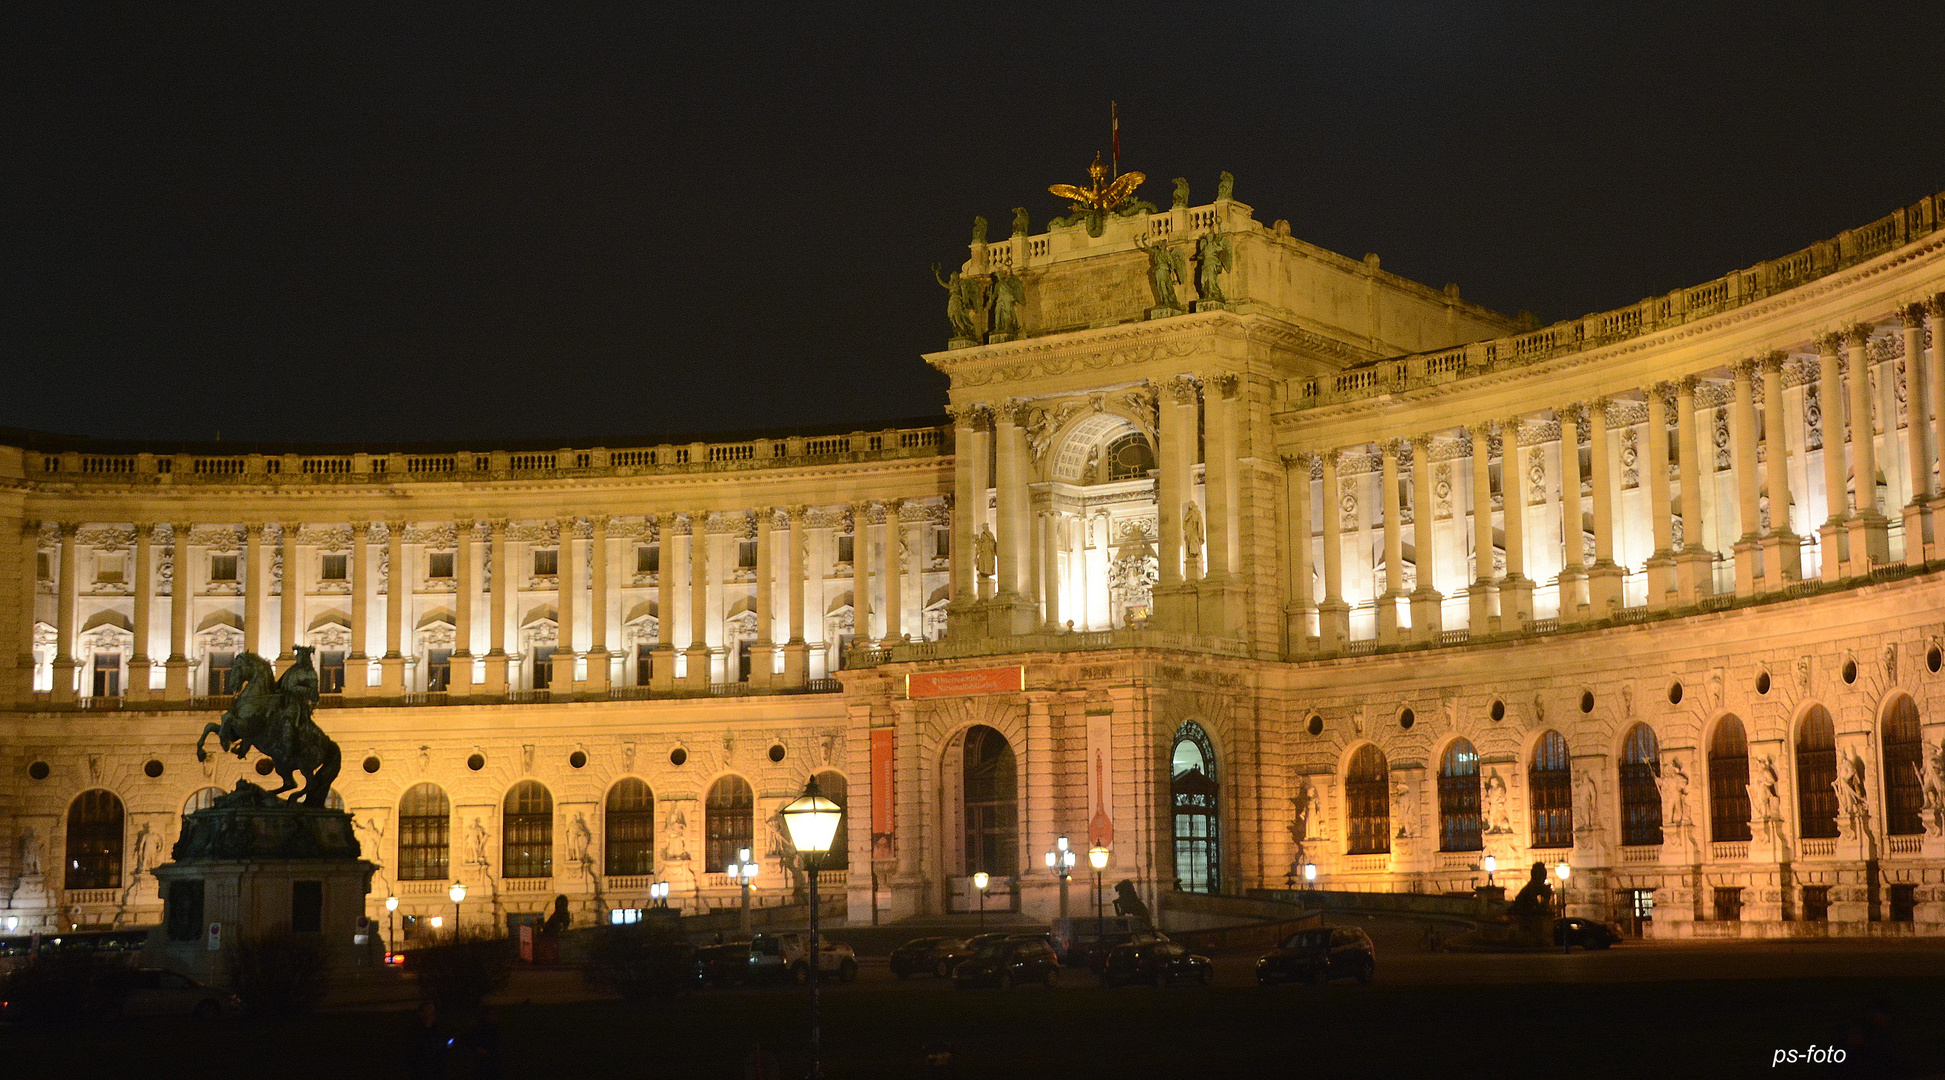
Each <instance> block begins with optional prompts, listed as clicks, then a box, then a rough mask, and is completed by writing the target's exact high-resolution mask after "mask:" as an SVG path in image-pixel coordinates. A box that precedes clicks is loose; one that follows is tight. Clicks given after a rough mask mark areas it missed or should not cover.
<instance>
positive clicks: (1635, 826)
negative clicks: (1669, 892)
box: [1621, 724, 1661, 847]
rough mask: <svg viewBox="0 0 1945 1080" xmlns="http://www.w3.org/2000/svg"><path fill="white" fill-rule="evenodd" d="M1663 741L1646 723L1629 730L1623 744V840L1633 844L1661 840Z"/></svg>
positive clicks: (1624, 842) (1647, 843) (1651, 843)
mask: <svg viewBox="0 0 1945 1080" xmlns="http://www.w3.org/2000/svg"><path fill="white" fill-rule="evenodd" d="M1660 761H1661V744H1660V743H1659V742H1658V741H1656V739H1655V731H1654V729H1653V728H1651V727H1649V726H1648V725H1646V724H1636V725H1634V726H1633V727H1631V728H1629V729H1628V737H1627V739H1626V740H1624V741H1623V742H1622V743H1621V843H1623V844H1626V845H1629V846H1631V847H1638V846H1642V845H1654V844H1659V843H1661V788H1660V787H1658V786H1657V785H1656V783H1655V776H1656V774H1657V773H1659V772H1660V771H1661V766H1660Z"/></svg>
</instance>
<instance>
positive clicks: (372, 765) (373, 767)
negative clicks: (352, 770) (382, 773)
mask: <svg viewBox="0 0 1945 1080" xmlns="http://www.w3.org/2000/svg"><path fill="white" fill-rule="evenodd" d="M378 766H379V761H378V758H377V756H376V755H373V756H372V757H368V758H366V759H365V771H366V772H377V771H378Z"/></svg>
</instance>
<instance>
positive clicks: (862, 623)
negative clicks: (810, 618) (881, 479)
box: [851, 502, 872, 645]
mask: <svg viewBox="0 0 1945 1080" xmlns="http://www.w3.org/2000/svg"><path fill="white" fill-rule="evenodd" d="M871 507H872V504H871V503H868V502H854V503H852V504H851V643H852V644H853V645H868V644H870V643H871V640H872V638H871V607H872V605H871Z"/></svg>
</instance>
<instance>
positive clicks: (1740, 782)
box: [1709, 716, 1749, 844]
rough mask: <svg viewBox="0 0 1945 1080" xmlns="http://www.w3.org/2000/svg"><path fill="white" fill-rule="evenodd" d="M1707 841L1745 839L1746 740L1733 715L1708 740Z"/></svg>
mask: <svg viewBox="0 0 1945 1080" xmlns="http://www.w3.org/2000/svg"><path fill="white" fill-rule="evenodd" d="M1709 839H1711V840H1713V841H1715V842H1716V843H1718V844H1720V843H1724V842H1726V841H1734V840H1747V839H1749V739H1748V736H1747V735H1745V734H1744V732H1743V728H1742V721H1741V720H1739V719H1737V718H1736V717H1734V716H1725V717H1723V718H1722V719H1721V720H1720V721H1719V722H1718V723H1717V724H1716V725H1715V734H1714V735H1712V736H1710V738H1709Z"/></svg>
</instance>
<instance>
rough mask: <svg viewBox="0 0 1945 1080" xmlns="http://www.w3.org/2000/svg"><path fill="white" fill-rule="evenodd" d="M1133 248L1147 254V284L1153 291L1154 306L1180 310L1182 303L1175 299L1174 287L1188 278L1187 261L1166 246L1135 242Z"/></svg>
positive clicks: (1179, 253)
mask: <svg viewBox="0 0 1945 1080" xmlns="http://www.w3.org/2000/svg"><path fill="white" fill-rule="evenodd" d="M1135 246H1136V247H1139V248H1140V249H1141V250H1143V251H1145V252H1147V253H1148V284H1149V285H1150V286H1151V287H1152V288H1153V289H1154V290H1155V306H1156V307H1158V308H1168V309H1171V310H1180V309H1181V306H1182V302H1181V301H1180V300H1179V299H1177V298H1176V295H1175V287H1176V286H1177V285H1180V284H1181V283H1182V282H1183V281H1185V280H1187V278H1188V276H1189V267H1188V260H1187V259H1185V258H1184V257H1183V256H1182V253H1181V252H1179V251H1176V250H1174V249H1173V248H1170V247H1169V246H1168V245H1167V244H1149V243H1144V242H1143V241H1140V240H1136V241H1135Z"/></svg>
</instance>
